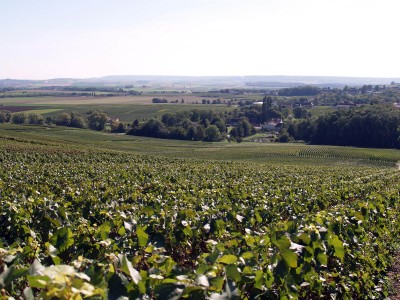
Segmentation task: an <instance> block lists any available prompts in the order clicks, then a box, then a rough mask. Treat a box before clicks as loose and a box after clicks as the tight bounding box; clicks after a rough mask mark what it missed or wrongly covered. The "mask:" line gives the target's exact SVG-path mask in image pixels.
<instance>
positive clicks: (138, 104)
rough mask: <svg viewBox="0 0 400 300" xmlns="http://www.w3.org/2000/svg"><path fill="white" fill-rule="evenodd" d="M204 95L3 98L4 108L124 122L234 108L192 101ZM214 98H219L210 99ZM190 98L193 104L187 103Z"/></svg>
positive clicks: (45, 114) (1, 100)
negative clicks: (95, 113)
mask: <svg viewBox="0 0 400 300" xmlns="http://www.w3.org/2000/svg"><path fill="white" fill-rule="evenodd" d="M154 97H161V98H166V99H169V100H175V99H176V100H179V101H181V99H185V102H186V103H185V104H181V103H176V104H175V103H168V104H153V103H152V102H151V99H152V98H154ZM202 99H203V98H202V97H198V96H186V95H183V96H182V95H177V96H168V95H166V96H165V97H164V95H157V96H130V97H26V98H0V104H2V105H3V106H0V110H2V109H6V110H10V111H11V112H24V113H26V114H29V113H37V114H41V115H44V116H47V115H49V116H55V115H58V114H60V113H62V112H77V113H85V112H87V111H90V110H103V111H106V112H107V113H108V114H109V115H110V116H111V117H112V118H114V119H117V118H118V119H119V120H120V121H122V122H130V123H131V122H133V121H134V120H135V119H138V120H143V119H146V118H154V117H155V116H156V117H158V118H161V116H162V115H163V114H165V113H167V112H177V111H185V110H192V109H195V108H196V109H200V110H209V109H211V110H214V111H229V110H232V109H234V108H233V107H228V106H227V105H218V104H209V105H207V104H192V103H191V102H195V101H198V102H199V103H201V100H202ZM207 99H208V100H209V99H210V100H211V101H212V100H213V99H216V98H207ZM188 101H190V103H187V102H188Z"/></svg>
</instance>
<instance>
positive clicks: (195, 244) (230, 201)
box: [0, 124, 400, 299]
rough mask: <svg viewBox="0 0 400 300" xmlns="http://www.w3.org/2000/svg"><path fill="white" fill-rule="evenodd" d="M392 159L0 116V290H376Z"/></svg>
mask: <svg viewBox="0 0 400 300" xmlns="http://www.w3.org/2000/svg"><path fill="white" fill-rule="evenodd" d="M398 160H400V159H399V154H398V153H397V152H396V151H395V150H376V149H357V148H342V147H321V146H318V147H316V146H308V145H300V144H288V145H278V144H275V145H271V144H262V145H259V144H256V143H242V144H236V143H234V144H233V143H231V144H229V143H227V142H221V143H201V142H198V143H193V142H185V141H168V140H156V139H145V138H137V137H127V136H124V135H111V134H105V133H99V132H93V131H88V130H79V129H65V128H60V127H40V126H17V125H10V124H6V125H1V126H0V161H1V168H0V201H1V206H0V207H1V210H0V227H1V230H0V232H1V239H0V289H1V297H2V298H4V299H7V297H9V296H12V297H14V298H21V297H25V298H27V299H33V298H43V299H82V298H88V299H117V298H119V297H126V298H125V299H127V298H129V299H137V298H140V299H152V298H157V299H180V298H188V299H255V298H257V297H258V298H261V299H318V298H330V299H384V298H386V297H388V296H389V294H390V292H391V285H390V280H389V279H388V272H389V271H390V267H391V265H392V263H393V258H394V256H395V254H396V251H397V250H398V246H399V241H398V234H399V233H400V232H399V229H400V226H399V221H398V218H399V213H400V209H399V205H398V202H399V198H400V195H399V187H398V182H399V181H400V172H399V171H398V170H397V168H396V162H397V161H398ZM120 299H121V298H120Z"/></svg>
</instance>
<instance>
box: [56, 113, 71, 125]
mask: <svg viewBox="0 0 400 300" xmlns="http://www.w3.org/2000/svg"><path fill="white" fill-rule="evenodd" d="M71 120H72V117H71V114H69V113H65V112H64V113H61V114H59V115H58V116H57V117H56V120H55V122H56V125H59V126H70V125H71Z"/></svg>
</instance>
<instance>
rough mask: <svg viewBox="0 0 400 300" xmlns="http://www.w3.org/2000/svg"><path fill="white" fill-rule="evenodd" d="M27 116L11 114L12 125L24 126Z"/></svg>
mask: <svg viewBox="0 0 400 300" xmlns="http://www.w3.org/2000/svg"><path fill="white" fill-rule="evenodd" d="M27 119H28V118H27V116H26V115H25V114H24V113H14V114H12V122H13V123H14V124H24V123H26V121H27Z"/></svg>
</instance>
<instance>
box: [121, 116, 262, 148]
mask: <svg viewBox="0 0 400 300" xmlns="http://www.w3.org/2000/svg"><path fill="white" fill-rule="evenodd" d="M235 117H237V116H236V115H234V114H233V113H227V112H225V113H218V112H215V111H212V110H198V109H193V110H191V111H179V112H176V113H166V114H164V115H163V116H162V118H161V120H157V119H151V120H149V121H147V122H144V123H142V124H139V122H138V121H137V120H136V121H135V122H134V123H133V124H132V126H131V127H130V129H129V130H128V132H127V133H128V134H131V135H137V136H147V137H156V138H166V139H179V140H193V141H209V142H216V141H220V140H223V139H225V138H226V137H227V136H228V132H227V125H226V124H227V123H228V122H230V121H232V120H233V119H235ZM235 123H236V124H235V126H234V127H233V129H232V130H231V134H230V135H231V136H233V137H234V138H241V137H245V136H248V135H250V134H253V133H254V132H255V130H254V127H253V126H252V125H251V124H250V123H249V121H248V120H247V118H245V117H242V118H240V120H238V122H235Z"/></svg>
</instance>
